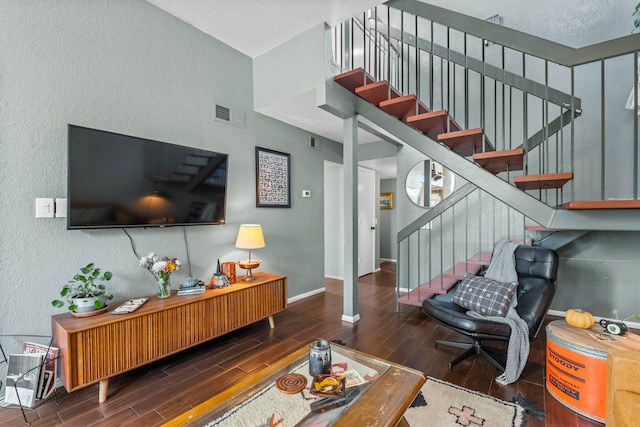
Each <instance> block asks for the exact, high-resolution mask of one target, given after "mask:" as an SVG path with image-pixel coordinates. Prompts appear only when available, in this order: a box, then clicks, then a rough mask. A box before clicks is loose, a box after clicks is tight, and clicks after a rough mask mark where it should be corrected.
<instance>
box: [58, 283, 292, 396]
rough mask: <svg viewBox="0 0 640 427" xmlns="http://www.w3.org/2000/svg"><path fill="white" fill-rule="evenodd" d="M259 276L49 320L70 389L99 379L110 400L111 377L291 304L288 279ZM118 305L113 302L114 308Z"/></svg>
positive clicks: (65, 383)
mask: <svg viewBox="0 0 640 427" xmlns="http://www.w3.org/2000/svg"><path fill="white" fill-rule="evenodd" d="M255 277H256V280H254V281H252V282H243V281H242V280H238V282H236V283H235V284H234V285H232V286H231V287H227V288H221V289H207V290H206V292H205V293H204V294H201V295H193V296H175V291H174V292H173V293H174V295H173V296H172V297H171V298H165V299H158V298H157V297H155V296H151V297H149V300H148V301H147V302H146V303H144V304H143V305H142V306H141V307H140V308H138V309H137V310H136V311H134V312H132V313H129V314H112V313H111V311H113V310H108V311H107V312H106V313H103V314H99V315H97V316H93V317H84V318H78V317H74V316H73V315H72V314H71V313H64V314H58V315H56V316H53V317H52V318H51V323H52V329H53V338H54V343H55V345H56V346H57V347H59V348H60V360H61V362H60V368H61V369H60V376H61V379H62V383H63V384H64V387H65V388H66V389H67V391H69V392H71V391H74V390H78V389H81V388H84V387H87V386H89V385H91V384H95V383H97V382H99V383H100V391H99V401H100V402H104V401H105V400H106V399H107V391H108V382H109V378H111V377H114V376H116V375H120V374H122V373H124V372H127V371H130V370H132V369H135V368H137V367H140V366H143V365H146V364H148V363H150V362H153V361H156V360H159V359H162V358H164V357H166V356H169V355H171V354H174V353H178V352H180V351H182V350H184V349H187V348H189V347H193V346H196V345H198V344H201V343H203V342H205V341H208V340H211V339H213V338H216V337H219V336H221V335H224V334H226V333H227V332H231V331H233V330H235V329H239V328H241V327H243V326H246V325H249V324H251V323H254V322H256V321H258V320H262V319H265V318H268V319H269V325H270V326H271V328H273V327H274V323H273V317H272V316H273V315H274V314H275V313H279V312H281V311H283V310H285V309H286V308H287V278H286V277H284V276H280V275H276V274H269V273H263V272H260V273H255ZM118 305H119V303H115V304H113V305H112V307H113V309H115V308H116V307H117V306H118Z"/></svg>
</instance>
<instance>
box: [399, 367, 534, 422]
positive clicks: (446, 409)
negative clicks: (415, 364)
mask: <svg viewBox="0 0 640 427" xmlns="http://www.w3.org/2000/svg"><path fill="white" fill-rule="evenodd" d="M404 416H405V418H406V419H407V421H408V422H409V425H411V426H412V427H419V426H438V427H447V426H456V427H457V426H469V427H476V426H485V427H486V426H491V427H521V426H524V424H525V421H526V413H525V411H524V409H523V408H522V407H521V406H520V405H517V404H515V403H511V402H505V401H503V400H500V399H496V398H494V397H491V396H487V395H486V394H482V393H479V392H476V391H473V390H468V389H466V388H463V387H459V386H457V385H455V384H451V383H448V382H446V381H441V380H438V379H435V378H431V377H428V378H427V382H426V383H425V385H424V386H422V389H421V390H420V393H419V394H418V396H417V397H416V399H415V400H414V402H413V403H412V404H411V407H410V408H409V409H408V410H407V412H405V415H404Z"/></svg>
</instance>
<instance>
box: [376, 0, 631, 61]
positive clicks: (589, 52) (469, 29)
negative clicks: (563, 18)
mask: <svg viewBox="0 0 640 427" xmlns="http://www.w3.org/2000/svg"><path fill="white" fill-rule="evenodd" d="M384 4H385V5H386V6H389V7H392V8H394V9H398V10H401V11H404V12H408V13H411V14H413V15H416V16H419V17H422V18H425V19H428V20H431V21H435V22H438V23H441V24H444V25H447V26H449V27H451V28H455V29H456V30H459V31H461V32H464V33H466V34H470V35H472V36H475V37H478V38H481V39H488V40H491V41H492V42H495V43H498V44H500V45H502V46H505V47H509V48H511V49H514V50H517V51H519V52H523V53H526V54H528V55H531V56H535V57H537V58H541V59H545V60H548V61H551V62H554V63H556V64H559V65H564V66H566V67H574V66H577V65H583V64H588V63H590V62H595V61H599V60H602V59H608V58H614V57H616V56H622V55H626V54H631V53H635V52H637V51H638V46H640V33H639V34H631V35H628V36H623V37H618V38H616V39H612V40H607V41H604V42H599V43H594V44H591V45H588V46H583V47H579V48H573V47H570V46H566V45H563V44H561V43H557V42H554V41H551V40H547V39H544V38H541V37H537V36H534V35H532V34H527V33H524V32H522V31H518V30H514V29H512V28H508V27H503V26H499V25H496V24H493V23H491V22H487V21H484V20H482V19H478V18H474V17H472V16H468V15H464V14H462V13H459V12H455V11H452V10H448V9H445V8H442V7H439V6H434V5H432V4H428V3H423V2H419V1H415V0H389V1H387V2H385V3H384Z"/></svg>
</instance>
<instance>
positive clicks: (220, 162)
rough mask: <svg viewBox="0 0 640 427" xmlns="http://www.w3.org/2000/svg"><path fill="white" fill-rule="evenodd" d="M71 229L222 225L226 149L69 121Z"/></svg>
mask: <svg viewBox="0 0 640 427" xmlns="http://www.w3.org/2000/svg"><path fill="white" fill-rule="evenodd" d="M68 154H69V157H68V192H67V203H68V206H67V208H68V209H67V229H69V230H73V229H87V228H114V227H118V228H120V227H166V226H176V225H196V224H223V223H224V222H225V204H226V187H227V163H228V162H227V157H228V156H227V155H226V154H221V153H216V152H213V151H207V150H201V149H196V148H189V147H184V146H180V145H175V144H168V143H165V142H160V141H153V140H150V139H144V138H137V137H134V136H127V135H121V134H117V133H113V132H106V131H103V130H97V129H90V128H86V127H81V126H76V125H71V124H70V125H69V127H68Z"/></svg>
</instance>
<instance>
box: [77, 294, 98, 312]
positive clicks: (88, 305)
mask: <svg viewBox="0 0 640 427" xmlns="http://www.w3.org/2000/svg"><path fill="white" fill-rule="evenodd" d="M96 300H97V298H96V297H89V298H73V303H74V304H75V305H76V306H77V308H76V309H75V310H74V311H75V312H76V313H88V312H90V311H95V309H96V307H95V305H94V304H95V302H96Z"/></svg>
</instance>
